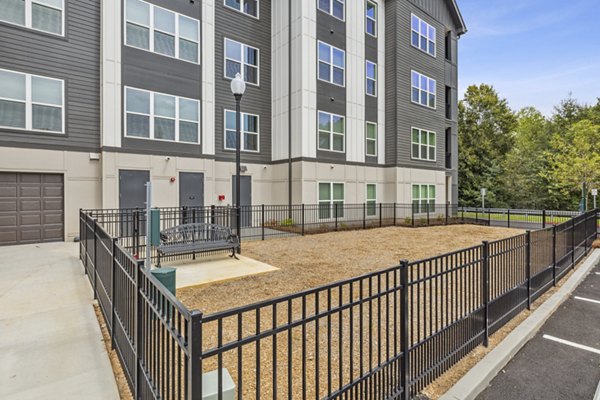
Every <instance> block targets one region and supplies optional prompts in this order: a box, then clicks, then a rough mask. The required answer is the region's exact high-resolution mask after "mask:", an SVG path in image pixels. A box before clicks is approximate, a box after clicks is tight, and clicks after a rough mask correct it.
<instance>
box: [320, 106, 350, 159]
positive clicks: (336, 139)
mask: <svg viewBox="0 0 600 400" xmlns="http://www.w3.org/2000/svg"><path fill="white" fill-rule="evenodd" d="M345 137H346V119H345V118H344V117H342V116H340V115H335V114H330V113H327V112H323V111H319V150H327V151H337V152H340V153H343V152H344V151H345V141H346V140H345Z"/></svg>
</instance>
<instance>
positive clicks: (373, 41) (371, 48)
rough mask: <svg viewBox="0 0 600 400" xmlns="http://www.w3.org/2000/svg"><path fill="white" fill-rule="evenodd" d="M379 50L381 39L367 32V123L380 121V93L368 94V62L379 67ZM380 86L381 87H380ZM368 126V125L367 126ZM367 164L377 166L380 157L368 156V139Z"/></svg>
mask: <svg viewBox="0 0 600 400" xmlns="http://www.w3.org/2000/svg"><path fill="white" fill-rule="evenodd" d="M377 13H379V4H378V11H377ZM380 22H381V20H380V19H379V18H378V21H377V23H378V24H379V23H380ZM378 48H379V37H373V36H371V35H369V34H367V33H366V31H365V59H366V60H365V64H364V71H365V72H364V74H365V121H366V122H375V123H377V122H378V120H379V118H378V117H379V110H378V108H379V104H378V98H379V93H377V97H373V96H369V95H368V94H367V93H366V79H367V78H366V61H370V62H373V63H375V64H377V66H378V67H379V64H378V60H379V57H378V53H377V52H378ZM379 79H380V77H379V76H377V83H378V84H379ZM378 86H379V85H378ZM365 125H366V124H365ZM365 137H366V126H365ZM365 162H366V163H367V164H371V165H377V163H378V157H372V156H367V155H366V138H365Z"/></svg>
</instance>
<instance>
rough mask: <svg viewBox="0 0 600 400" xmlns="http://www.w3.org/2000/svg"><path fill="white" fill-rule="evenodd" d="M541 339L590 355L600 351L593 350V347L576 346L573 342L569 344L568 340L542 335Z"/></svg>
mask: <svg viewBox="0 0 600 400" xmlns="http://www.w3.org/2000/svg"><path fill="white" fill-rule="evenodd" d="M543 338H544V339H548V340H552V341H554V342H557V343H561V344H565V345H567V346H571V347H575V348H578V349H581V350H586V351H589V352H591V353H595V354H600V350H598V349H595V348H593V347H589V346H584V345H582V344H578V343H574V342H569V341H568V340H564V339H560V338H557V337H554V336H550V335H544V336H543Z"/></svg>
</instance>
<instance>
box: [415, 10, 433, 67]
mask: <svg viewBox="0 0 600 400" xmlns="http://www.w3.org/2000/svg"><path fill="white" fill-rule="evenodd" d="M411 31H412V36H411V44H412V45H413V47H416V48H417V49H419V50H421V51H423V52H425V53H427V54H429V55H431V56H433V57H435V47H436V29H435V28H434V27H433V26H431V25H429V24H428V23H427V22H425V21H423V20H422V19H421V18H419V17H417V16H416V15H414V14H412V15H411Z"/></svg>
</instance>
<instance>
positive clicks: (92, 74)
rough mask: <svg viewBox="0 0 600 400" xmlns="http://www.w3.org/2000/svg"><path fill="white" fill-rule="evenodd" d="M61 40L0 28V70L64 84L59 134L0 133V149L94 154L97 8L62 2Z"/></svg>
mask: <svg viewBox="0 0 600 400" xmlns="http://www.w3.org/2000/svg"><path fill="white" fill-rule="evenodd" d="M65 3H66V7H65V10H66V14H65V33H66V35H65V37H59V36H55V35H50V34H46V33H43V32H38V31H34V30H30V29H26V28H22V27H18V26H15V25H10V24H6V23H2V22H0V38H1V39H0V68H4V69H9V70H14V71H20V72H24V73H31V74H37V75H43V76H48V77H52V78H57V79H63V80H64V81H65V100H64V104H65V112H66V114H65V132H66V133H65V134H51V133H39V132H24V131H15V130H10V129H1V130H0V146H16V147H31V148H45V149H56V150H73V151H98V150H99V149H100V2H98V1H78V0H67V1H65Z"/></svg>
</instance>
